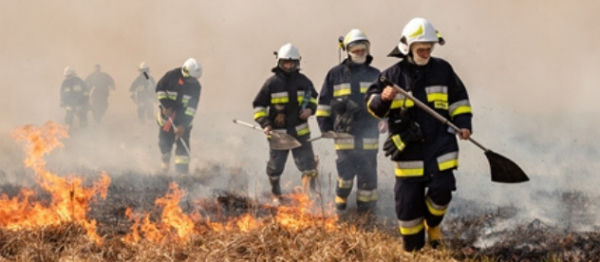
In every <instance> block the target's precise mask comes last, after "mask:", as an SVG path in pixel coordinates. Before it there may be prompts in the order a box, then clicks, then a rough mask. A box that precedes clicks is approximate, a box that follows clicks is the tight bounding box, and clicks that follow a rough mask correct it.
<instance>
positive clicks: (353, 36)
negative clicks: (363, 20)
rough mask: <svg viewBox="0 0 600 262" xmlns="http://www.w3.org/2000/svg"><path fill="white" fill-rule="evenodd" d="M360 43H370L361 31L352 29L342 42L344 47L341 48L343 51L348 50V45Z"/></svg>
mask: <svg viewBox="0 0 600 262" xmlns="http://www.w3.org/2000/svg"><path fill="white" fill-rule="evenodd" d="M359 41H360V42H367V43H368V42H369V39H368V38H367V36H366V35H365V34H364V33H363V32H362V31H360V30H359V29H352V30H350V32H348V33H347V34H346V36H345V37H344V40H343V42H342V46H341V47H342V49H343V50H348V45H350V44H352V43H356V42H359Z"/></svg>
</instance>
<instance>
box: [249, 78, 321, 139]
mask: <svg viewBox="0 0 600 262" xmlns="http://www.w3.org/2000/svg"><path fill="white" fill-rule="evenodd" d="M272 72H273V73H274V74H273V76H271V77H269V78H268V79H267V81H266V82H265V83H264V85H263V86H262V88H261V89H260V91H259V92H258V94H257V95H256V97H255V98H254V101H253V102H252V106H253V107H254V120H255V121H256V122H258V123H259V124H260V126H261V127H263V128H264V127H265V126H267V125H270V126H271V127H272V128H273V131H275V132H286V133H287V134H290V135H292V136H296V137H299V136H304V135H308V134H310V128H309V127H308V123H307V121H306V120H301V119H300V111H301V106H302V104H303V103H304V101H305V100H306V99H307V98H308V97H305V96H306V94H307V93H306V91H307V90H310V97H309V98H308V101H307V103H306V108H310V109H311V110H312V112H313V114H314V112H315V111H316V108H317V96H318V93H317V91H316V90H315V88H314V87H313V84H312V82H311V81H310V79H308V78H307V77H306V76H305V75H303V74H301V73H300V72H298V71H294V72H291V73H287V72H284V71H283V70H281V69H279V68H278V67H275V68H273V70H272ZM277 114H284V115H285V121H284V122H285V123H284V124H283V125H277V123H276V121H275V118H276V117H277Z"/></svg>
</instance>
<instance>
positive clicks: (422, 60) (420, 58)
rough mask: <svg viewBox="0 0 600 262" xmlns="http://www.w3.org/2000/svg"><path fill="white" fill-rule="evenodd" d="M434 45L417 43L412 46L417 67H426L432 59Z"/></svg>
mask: <svg viewBox="0 0 600 262" xmlns="http://www.w3.org/2000/svg"><path fill="white" fill-rule="evenodd" d="M433 45H434V43H428V42H417V43H414V44H412V45H411V47H410V49H411V52H412V58H413V61H414V62H415V64H417V65H420V66H422V65H426V64H427V63H428V62H429V58H431V52H432V51H433Z"/></svg>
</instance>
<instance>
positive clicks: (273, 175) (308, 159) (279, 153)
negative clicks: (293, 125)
mask: <svg viewBox="0 0 600 262" xmlns="http://www.w3.org/2000/svg"><path fill="white" fill-rule="evenodd" d="M308 138H309V136H308V135H305V136H301V137H298V138H297V139H298V141H299V142H300V143H302V146H300V147H297V148H294V149H291V151H292V155H293V156H294V163H295V164H296V167H297V168H298V170H300V172H302V174H303V175H307V174H309V175H313V174H316V172H315V171H316V170H315V169H316V167H315V154H314V152H313V148H312V144H311V143H310V142H307V140H308ZM289 152H290V150H273V149H270V150H269V162H268V163H267V175H268V176H269V181H270V182H271V186H272V187H273V188H272V191H273V190H274V189H275V188H276V187H278V186H279V178H280V177H281V174H282V173H283V170H284V168H285V162H286V161H287V157H288V154H289ZM273 193H274V194H277V192H273ZM279 194H281V192H279Z"/></svg>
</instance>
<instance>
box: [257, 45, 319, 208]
mask: <svg viewBox="0 0 600 262" xmlns="http://www.w3.org/2000/svg"><path fill="white" fill-rule="evenodd" d="M271 71H273V73H274V74H273V76H271V77H269V78H268V79H267V81H266V82H265V83H264V85H263V86H262V88H261V89H260V91H259V92H258V94H257V95H256V98H254V101H253V102H252V106H253V107H254V120H255V121H256V122H258V123H259V124H260V126H261V127H262V128H263V130H264V132H265V133H266V134H269V132H271V131H273V132H282V133H287V134H289V135H292V136H294V137H295V138H296V139H297V140H298V141H299V142H300V143H302V146H301V147H298V148H294V149H292V150H291V151H292V154H293V155H294V162H295V163H296V167H297V168H298V169H299V170H300V172H302V185H303V187H304V190H305V192H307V191H308V190H314V188H315V182H316V176H317V170H316V163H315V157H314V152H313V149H312V144H311V143H310V142H307V140H308V139H309V138H310V128H309V127H308V122H307V121H308V118H309V117H310V116H311V115H313V114H314V112H315V111H316V107H317V99H316V98H317V96H318V93H317V91H316V90H315V89H314V87H313V84H312V82H311V81H310V79H308V78H307V77H306V76H305V75H303V74H301V73H300V72H299V71H300V53H299V52H298V49H297V48H296V47H295V46H293V45H292V44H285V45H283V46H282V47H281V48H280V49H279V51H278V52H277V66H276V67H275V68H273V69H272V70H271ZM289 151H290V150H274V149H272V148H271V149H270V151H269V156H270V157H269V162H268V164H267V175H268V176H269V182H270V184H271V193H272V194H273V196H274V197H275V199H276V200H278V199H279V198H281V194H282V192H281V186H280V183H279V180H280V177H281V174H282V173H283V169H284V167H285V162H286V161H287V157H288V154H289ZM307 193H308V192H307Z"/></svg>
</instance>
